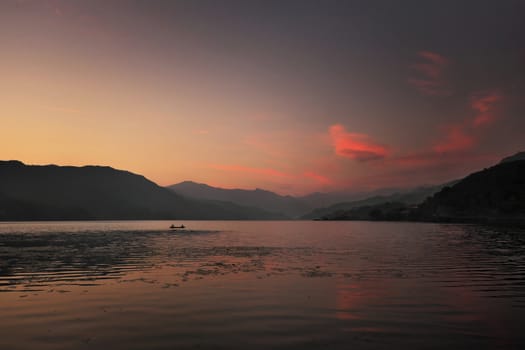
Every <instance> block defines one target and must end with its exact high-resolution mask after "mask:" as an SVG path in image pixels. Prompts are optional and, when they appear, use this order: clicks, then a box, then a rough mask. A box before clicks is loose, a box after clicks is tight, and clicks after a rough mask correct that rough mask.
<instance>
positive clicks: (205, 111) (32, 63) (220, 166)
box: [0, 0, 523, 195]
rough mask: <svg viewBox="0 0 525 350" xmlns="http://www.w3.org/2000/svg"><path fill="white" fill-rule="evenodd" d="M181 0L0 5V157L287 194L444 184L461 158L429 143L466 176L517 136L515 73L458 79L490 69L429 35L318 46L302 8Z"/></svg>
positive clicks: (518, 141) (517, 144) (518, 140)
mask: <svg viewBox="0 0 525 350" xmlns="http://www.w3.org/2000/svg"><path fill="white" fill-rule="evenodd" d="M182 3H184V2H181V3H178V2H169V1H167V2H165V3H162V7H158V6H160V5H159V4H160V3H159V4H149V3H148V4H146V3H140V4H135V3H131V2H130V3H127V2H119V1H102V2H97V1H94V2H90V1H85V2H84V1H78V2H70V1H62V0H55V1H51V2H48V1H45V2H42V1H33V0H27V1H15V0H13V1H10V0H8V1H5V2H1V3H0V43H1V54H0V62H1V63H0V75H1V77H2V83H1V84H0V98H1V103H0V159H2V160H11V159H12V160H20V161H22V162H24V163H26V164H40V165H44V164H57V165H74V166H82V165H105V166H111V167H114V168H117V169H123V170H129V171H131V172H134V173H138V174H142V175H144V176H146V177H147V178H149V179H151V180H152V181H154V182H156V183H158V184H159V185H162V186H167V185H171V184H174V183H178V182H181V181H186V180H191V181H196V182H201V183H207V184H216V185H220V186H221V187H227V188H248V189H249V188H252V189H253V188H263V189H267V190H271V191H275V192H278V193H280V194H296V195H297V194H307V193H309V192H316V191H321V192H324V191H339V190H351V191H353V190H355V191H360V190H363V189H369V188H377V187H380V186H388V187H391V186H416V185H419V184H425V183H428V182H429V181H439V182H441V181H449V180H451V178H449V177H450V176H452V177H453V178H455V177H458V176H463V175H465V174H464V173H463V172H464V171H465V168H464V167H457V164H454V163H453V162H451V161H446V160H445V159H443V158H440V157H438V156H436V155H435V153H444V154H446V156H447V157H450V158H451V159H459V156H458V155H457V153H461V157H462V159H463V160H464V161H466V162H468V167H467V169H468V170H469V171H474V170H477V169H479V167H485V166H489V165H490V164H485V163H483V162H482V161H481V160H480V159H487V158H490V159H497V158H502V157H504V156H508V155H509V154H513V153H515V152H517V151H519V150H520V149H521V148H522V146H523V142H522V135H521V133H520V132H519V131H520V130H523V125H522V124H523V118H521V116H522V113H521V111H522V109H523V106H522V104H523V103H522V101H521V100H520V99H518V98H516V97H515V96H516V95H517V94H516V91H515V90H516V86H520V85H519V81H515V80H512V79H515V78H512V77H514V76H516V74H509V75H508V77H507V78H506V79H507V80H505V79H503V78H502V79H500V80H496V79H494V81H492V80H488V79H489V78H487V80H486V81H485V80H483V77H481V76H480V75H479V74H478V76H479V77H478V78H479V79H478V78H477V79H478V80H479V81H478V80H472V82H470V80H468V77H469V75H468V74H472V75H476V72H478V73H479V71H483V72H485V71H486V69H487V68H486V67H485V66H483V67H482V68H480V67H477V66H474V65H472V62H470V61H468V60H467V59H466V58H464V57H463V56H462V55H461V52H457V51H454V50H448V51H446V50H444V49H443V50H441V51H438V50H435V49H434V48H433V45H432V44H431V43H429V47H428V48H421V47H416V46H414V47H410V48H408V49H409V50H410V51H409V52H408V51H407V52H403V53H400V52H394V51H392V52H389V53H388V55H385V58H384V59H383V58H381V57H378V56H376V54H375V52H376V49H374V48H373V47H370V46H369V45H372V44H371V43H360V42H359V41H356V42H354V41H352V40H350V41H348V42H346V41H345V42H338V43H337V45H331V44H330V45H328V43H329V42H330V40H328V41H326V39H327V38H332V39H333V40H339V39H338V37H337V35H334V34H335V33H332V32H331V30H332V29H333V28H331V26H330V25H328V24H329V23H331V19H332V17H331V16H329V17H326V18H324V17H322V16H321V14H319V16H321V17H320V21H321V22H320V27H319V28H317V29H316V30H320V31H321V32H322V31H324V30H326V31H327V32H326V33H324V34H326V36H319V38H324V39H323V40H318V39H319V38H317V36H316V35H312V33H310V30H313V29H312V28H311V26H310V25H306V24H305V23H302V22H301V19H300V18H293V19H290V18H289V17H286V20H284V19H283V18H281V17H280V16H278V13H275V14H273V15H271V14H270V13H268V14H266V15H268V16H270V19H272V20H264V21H262V19H260V20H259V19H257V20H255V19H254V21H245V20H241V19H243V18H244V15H243V14H242V11H248V12H250V10H249V8H248V9H244V10H241V9H238V10H239V13H237V12H236V11H233V12H232V13H228V14H224V18H223V17H221V16H222V15H221V16H215V15H214V13H215V12H214V11H212V9H210V8H206V6H202V5H199V4H191V5H190V4H186V5H184V4H182ZM157 5H158V6H157ZM181 6H182V7H181ZM248 7H249V6H248ZM161 8H162V9H163V10H162V11H160V9H161ZM327 9H329V7H327ZM250 13H251V12H250ZM252 14H259V11H255V12H254V13H252ZM257 16H258V15H257ZM257 16H255V17H254V18H259V17H257ZM273 16H276V17H273ZM230 17H231V18H230ZM321 19H322V20H321ZM323 21H326V23H325V22H323ZM252 22H253V23H252ZM347 22H348V23H347ZM267 23H274V24H275V26H271V27H268V26H267ZM323 23H324V24H323ZM343 24H344V25H345V26H353V25H358V24H356V23H353V22H352V21H345V22H344V23H343ZM291 28H295V30H297V32H295V31H294V30H290V29H291ZM347 29H349V28H347ZM440 30H441V29H440ZM321 32H320V33H321ZM348 32H349V33H351V32H354V30H350V29H349V31H348ZM358 32H359V31H358ZM240 33H242V35H241V34H240ZM283 33H286V35H284V37H283ZM307 33H308V34H307ZM411 33H412V32H411ZM407 35H408V34H407ZM306 37H311V42H309V44H308V45H303V44H302V43H303V40H304V38H306ZM316 38H317V39H316ZM332 39H331V40H332ZM385 40H386V39H385ZM389 40H390V39H388V40H387V42H390V41H389ZM325 44H327V45H325ZM334 44H335V42H334ZM332 46H333V47H338V48H339V49H338V50H334V49H333V48H332ZM383 46H384V45H379V46H378V47H383ZM385 47H386V46H385ZM353 52H362V53H363V56H359V55H357V56H356V57H354V58H352V59H348V58H349V57H353V56H349V55H351V53H353ZM339 55H341V56H339ZM345 55H346V56H345ZM372 56H373V57H378V59H377V60H371V59H368V57H372ZM387 57H388V58H387ZM504 58H505V59H506V60H508V61H509V62H512V57H511V56H509V57H507V56H505V57H504ZM502 59H503V58H502ZM320 62H323V64H320ZM505 62H506V61H505ZM389 67H390V68H389ZM490 67H491V68H490V69H494V72H488V71H487V74H484V75H483V76H485V75H486V76H487V77H490V76H498V74H500V75H501V76H502V77H505V71H504V68H505V66H504V65H503V64H502V65H500V66H498V65H490ZM468 69H470V70H468ZM482 69H483V70H482ZM463 71H468V74H467V73H465V74H464V76H463V75H462V73H461V72H463ZM453 73H454V74H453ZM456 73H457V74H456ZM488 73H490V74H488ZM509 77H510V78H509ZM511 78H512V79H511ZM407 81H408V84H407ZM513 89H514V90H513ZM503 120H504V121H505V122H502V121H503ZM487 126H490V132H488V131H489V130H488V128H487ZM503 141H504V142H503ZM465 152H470V154H469V157H470V158H469V157H467V156H466V155H465V154H464V153H465ZM469 159H470V160H471V161H469ZM411 166H413V167H414V168H417V169H419V170H421V171H420V172H418V173H417V174H416V173H414V174H409V175H407V176H405V177H404V178H401V177H399V176H398V175H396V174H398V173H399V171H400V167H403V169H405V170H406V171H407V174H408V173H409V172H408V168H410V167H411ZM425 167H426V169H427V170H426V171H425V169H424V168H425ZM436 167H442V168H443V174H446V175H443V176H442V177H439V178H436V177H435V174H436V172H435V169H436ZM445 168H446V169H445ZM379 177H381V178H382V180H381V181H379V180H378V181H376V182H374V180H372V179H377V178H379ZM359 186H360V187H359Z"/></svg>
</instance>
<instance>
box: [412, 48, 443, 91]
mask: <svg viewBox="0 0 525 350" xmlns="http://www.w3.org/2000/svg"><path fill="white" fill-rule="evenodd" d="M418 56H419V57H420V58H421V59H423V60H424V61H423V62H419V63H416V64H413V65H412V66H411V67H412V68H413V69H414V70H415V71H416V72H417V73H418V75H417V77H414V78H410V79H408V82H409V83H410V84H411V85H413V86H415V87H416V88H417V89H418V90H419V91H420V92H421V93H422V94H424V95H431V96H440V95H449V94H450V88H449V87H448V85H449V84H448V83H447V81H446V80H445V70H446V69H447V67H448V66H449V64H450V62H449V60H448V59H447V58H445V57H443V56H441V55H439V54H437V53H435V52H430V51H420V52H418Z"/></svg>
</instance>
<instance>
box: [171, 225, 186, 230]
mask: <svg viewBox="0 0 525 350" xmlns="http://www.w3.org/2000/svg"><path fill="white" fill-rule="evenodd" d="M185 227H186V226H184V225H180V226H175V225H171V226H170V228H171V229H176V228H185Z"/></svg>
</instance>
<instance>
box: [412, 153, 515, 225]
mask: <svg viewBox="0 0 525 350" xmlns="http://www.w3.org/2000/svg"><path fill="white" fill-rule="evenodd" d="M418 215H419V216H420V218H421V219H423V220H431V221H475V222H485V221H486V222H493V221H497V222H500V221H507V220H508V221H525V160H514V161H512V160H509V159H508V158H507V160H505V161H502V162H501V163H499V164H498V165H495V166H493V167H491V168H488V169H484V170H482V171H479V172H476V173H473V174H471V175H469V176H467V177H466V178H464V179H463V180H461V181H460V182H458V183H457V184H455V185H454V186H452V187H445V188H443V189H442V190H441V191H440V192H438V193H436V194H435V195H434V196H433V197H432V198H429V199H428V200H426V201H425V202H424V203H423V204H422V205H421V206H420V207H419V209H418Z"/></svg>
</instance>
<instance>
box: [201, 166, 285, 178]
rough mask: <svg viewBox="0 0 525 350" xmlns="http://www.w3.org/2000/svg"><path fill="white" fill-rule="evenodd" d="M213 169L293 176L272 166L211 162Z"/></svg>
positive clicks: (274, 176) (283, 176)
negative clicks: (257, 166)
mask: <svg viewBox="0 0 525 350" xmlns="http://www.w3.org/2000/svg"><path fill="white" fill-rule="evenodd" d="M209 167H210V168H212V169H216V170H222V171H231V172H237V173H239V172H240V173H247V174H255V175H263V176H268V177H272V178H276V177H277V178H290V177H293V175H291V174H287V173H284V172H281V171H279V170H275V169H272V168H254V167H248V166H243V165H224V164H211V165H210V166H209Z"/></svg>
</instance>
